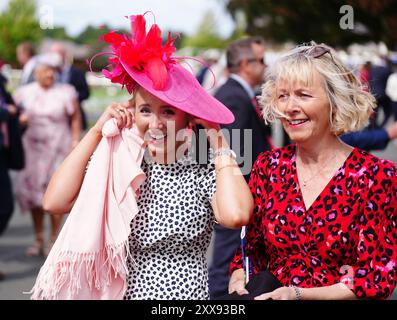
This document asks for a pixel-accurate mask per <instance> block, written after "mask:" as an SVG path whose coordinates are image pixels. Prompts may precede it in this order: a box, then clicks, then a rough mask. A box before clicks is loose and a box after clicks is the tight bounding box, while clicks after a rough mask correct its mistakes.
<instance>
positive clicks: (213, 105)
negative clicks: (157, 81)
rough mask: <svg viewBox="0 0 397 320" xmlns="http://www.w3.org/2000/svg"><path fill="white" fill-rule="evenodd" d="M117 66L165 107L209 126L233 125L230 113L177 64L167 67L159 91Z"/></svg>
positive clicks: (142, 76) (147, 80) (142, 77)
mask: <svg viewBox="0 0 397 320" xmlns="http://www.w3.org/2000/svg"><path fill="white" fill-rule="evenodd" d="M120 62H121V64H122V66H123V67H124V69H125V70H126V71H127V72H128V74H129V75H130V76H131V77H132V78H133V79H134V80H135V81H136V83H137V84H138V85H139V86H141V87H143V88H144V89H145V90H147V91H148V92H149V93H151V94H152V95H154V96H155V97H157V98H158V99H160V100H162V101H164V102H165V103H167V104H169V105H171V106H173V107H175V108H178V109H180V110H182V111H184V112H187V113H189V114H191V115H193V116H195V117H197V118H201V119H204V120H207V121H210V122H215V123H219V124H229V123H233V122H234V115H233V113H232V112H231V111H230V110H229V109H228V108H227V107H226V106H225V105H224V104H222V103H221V102H220V101H218V100H217V99H215V98H214V97H213V96H211V95H210V94H209V93H208V92H207V91H205V90H204V89H203V87H202V86H201V85H200V84H199V82H198V81H197V80H196V78H195V77H194V76H193V75H192V74H191V73H190V72H189V71H187V70H186V69H185V68H183V67H182V66H181V65H179V64H178V63H175V64H172V65H170V66H169V70H168V71H169V72H168V81H167V84H166V86H165V88H163V89H162V90H157V89H154V88H153V82H152V80H151V79H150V78H149V77H148V76H147V75H146V73H144V72H139V71H136V70H135V69H132V68H130V67H129V66H128V64H127V63H124V62H123V61H122V60H121V59H120Z"/></svg>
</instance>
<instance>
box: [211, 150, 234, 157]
mask: <svg viewBox="0 0 397 320" xmlns="http://www.w3.org/2000/svg"><path fill="white" fill-rule="evenodd" d="M219 156H229V157H232V158H233V159H236V158H237V156H236V153H235V152H234V151H233V150H232V149H225V148H224V149H219V150H217V151H215V152H214V153H213V158H214V159H215V158H216V157H219Z"/></svg>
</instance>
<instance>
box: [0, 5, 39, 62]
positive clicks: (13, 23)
mask: <svg viewBox="0 0 397 320" xmlns="http://www.w3.org/2000/svg"><path fill="white" fill-rule="evenodd" d="M42 36H43V30H41V29H40V25H39V22H38V20H37V17H36V2H35V1H34V0H10V2H9V3H8V6H7V8H6V9H5V10H4V11H3V12H2V13H1V14H0V39H1V41H0V57H1V59H3V60H4V61H6V62H7V63H11V64H16V47H17V45H18V44H19V43H21V42H23V41H31V42H33V43H37V42H38V41H39V40H40V39H41V38H42Z"/></svg>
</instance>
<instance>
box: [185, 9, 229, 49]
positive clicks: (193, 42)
mask: <svg viewBox="0 0 397 320" xmlns="http://www.w3.org/2000/svg"><path fill="white" fill-rule="evenodd" d="M217 29H218V27H217V22H216V18H215V16H214V14H213V13H212V12H211V11H209V12H207V13H206V14H205V16H204V18H203V20H202V21H201V23H200V25H199V26H198V28H197V32H196V33H195V34H194V35H193V36H185V38H184V39H183V41H182V44H181V46H182V47H192V48H196V49H207V48H220V49H223V48H225V46H226V45H227V41H226V40H225V39H223V38H222V37H221V36H220V35H219V34H218V32H217V31H216V30H217Z"/></svg>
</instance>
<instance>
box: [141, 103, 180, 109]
mask: <svg viewBox="0 0 397 320" xmlns="http://www.w3.org/2000/svg"><path fill="white" fill-rule="evenodd" d="M144 107H149V108H151V107H152V106H151V105H150V104H149V103H143V104H140V105H139V106H138V108H144ZM160 108H162V109H165V108H170V109H176V108H175V107H173V106H170V105H163V106H160Z"/></svg>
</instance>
